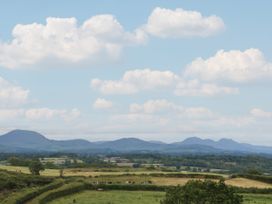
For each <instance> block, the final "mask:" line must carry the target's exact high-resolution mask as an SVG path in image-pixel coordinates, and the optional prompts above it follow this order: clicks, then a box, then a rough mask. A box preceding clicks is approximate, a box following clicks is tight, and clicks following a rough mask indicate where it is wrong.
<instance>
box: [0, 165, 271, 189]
mask: <svg viewBox="0 0 272 204" xmlns="http://www.w3.org/2000/svg"><path fill="white" fill-rule="evenodd" d="M0 169H3V170H8V171H14V172H21V173H26V174H30V172H29V169H28V168H27V167H18V166H4V165H0ZM110 170H111V171H106V169H103V171H101V170H99V169H92V168H77V169H64V176H65V177H72V176H80V177H81V176H84V177H88V179H89V180H91V181H92V182H99V183H101V182H104V183H107V182H111V183H117V184H119V183H127V182H131V183H135V184H143V183H149V182H150V181H151V183H152V184H154V185H160V186H169V185H184V184H186V183H187V182H188V181H189V180H191V179H194V178H193V175H195V173H192V172H179V173H177V172H161V171H146V170H144V169H141V171H140V170H137V171H132V170H133V169H130V171H124V169H122V168H116V169H115V171H113V170H112V169H110ZM155 173H159V174H162V176H151V175H152V174H155ZM171 174H172V175H174V174H180V175H192V178H190V177H187V178H177V177H169V176H163V175H171ZM198 174H199V173H198ZM201 174H202V175H214V176H222V177H224V178H225V179H226V184H228V185H231V186H236V187H244V188H251V187H255V188H272V184H268V183H264V182H261V181H256V180H252V179H246V178H228V175H226V174H213V173H208V174H207V173H201ZM41 175H42V176H52V177H58V176H59V170H58V169H45V170H44V171H42V172H41ZM212 180H214V181H216V179H212Z"/></svg>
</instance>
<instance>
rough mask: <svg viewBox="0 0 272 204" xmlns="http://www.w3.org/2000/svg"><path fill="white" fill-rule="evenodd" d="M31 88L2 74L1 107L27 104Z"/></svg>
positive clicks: (0, 83)
mask: <svg viewBox="0 0 272 204" xmlns="http://www.w3.org/2000/svg"><path fill="white" fill-rule="evenodd" d="M28 97H29V90H27V89H24V88H22V87H20V86H17V85H15V84H13V83H11V82H9V81H7V80H5V79H4V78H2V77H1V76H0V107H15V106H20V105H22V104H25V103H26V102H27V100H28Z"/></svg>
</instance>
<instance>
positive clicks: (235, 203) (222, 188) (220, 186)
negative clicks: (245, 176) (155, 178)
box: [161, 180, 243, 204]
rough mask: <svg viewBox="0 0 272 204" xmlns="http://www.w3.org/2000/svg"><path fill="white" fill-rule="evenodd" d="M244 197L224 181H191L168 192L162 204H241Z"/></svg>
mask: <svg viewBox="0 0 272 204" xmlns="http://www.w3.org/2000/svg"><path fill="white" fill-rule="evenodd" d="M242 202H243V198H242V196H240V195H238V194H236V193H235V191H234V189H233V188H232V187H229V186H227V185H226V184H225V183H224V181H223V180H221V181H219V182H213V181H209V180H206V181H200V180H197V181H194V180H192V181H189V182H188V183H187V184H186V185H185V186H183V187H181V186H177V187H173V188H171V189H169V190H168V191H167V192H166V197H165V199H164V200H163V201H161V204H219V203H220V204H241V203H242Z"/></svg>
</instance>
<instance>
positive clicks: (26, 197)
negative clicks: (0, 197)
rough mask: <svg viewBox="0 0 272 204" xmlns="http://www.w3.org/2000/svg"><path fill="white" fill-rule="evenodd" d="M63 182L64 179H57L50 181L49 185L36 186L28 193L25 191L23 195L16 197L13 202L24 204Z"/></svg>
mask: <svg viewBox="0 0 272 204" xmlns="http://www.w3.org/2000/svg"><path fill="white" fill-rule="evenodd" d="M63 184H64V181H58V182H55V183H52V184H49V185H46V186H44V187H41V188H37V189H35V190H33V191H31V192H29V193H26V194H25V195H23V196H20V197H19V198H17V199H16V201H15V203H16V204H24V203H26V202H28V201H30V200H32V199H34V198H35V197H37V196H39V195H41V194H43V193H45V192H47V191H50V190H53V189H57V188H59V187H61V186H62V185H63Z"/></svg>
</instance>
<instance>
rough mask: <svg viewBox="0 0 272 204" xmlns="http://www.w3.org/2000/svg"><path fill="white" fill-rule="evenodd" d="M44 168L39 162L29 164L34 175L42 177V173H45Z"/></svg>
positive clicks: (33, 161) (34, 161)
mask: <svg viewBox="0 0 272 204" xmlns="http://www.w3.org/2000/svg"><path fill="white" fill-rule="evenodd" d="M43 170H44V167H43V165H42V163H41V162H40V161H39V160H32V161H31V162H30V164H29V171H30V172H31V173H32V174H33V175H40V171H43Z"/></svg>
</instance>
